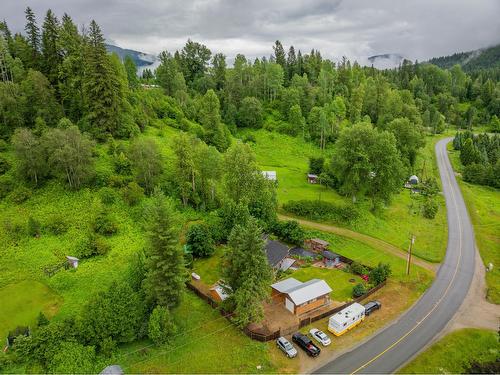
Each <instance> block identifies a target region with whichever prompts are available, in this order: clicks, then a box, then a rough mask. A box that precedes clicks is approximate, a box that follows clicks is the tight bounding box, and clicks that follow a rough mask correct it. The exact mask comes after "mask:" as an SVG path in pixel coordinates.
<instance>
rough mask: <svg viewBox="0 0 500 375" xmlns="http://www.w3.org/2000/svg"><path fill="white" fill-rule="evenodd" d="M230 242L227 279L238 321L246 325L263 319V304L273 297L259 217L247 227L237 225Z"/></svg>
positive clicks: (251, 219) (270, 275)
mask: <svg viewBox="0 0 500 375" xmlns="http://www.w3.org/2000/svg"><path fill="white" fill-rule="evenodd" d="M228 244H229V252H228V256H227V265H226V268H225V270H224V271H225V272H224V280H225V281H226V283H227V284H228V286H229V287H230V288H231V292H232V296H231V299H232V300H233V302H234V304H235V316H236V322H237V324H238V325H240V326H246V325H247V324H248V323H251V322H256V321H259V320H261V319H262V317H263V306H262V303H263V302H264V300H266V298H268V296H269V284H270V283H271V281H272V278H273V275H272V271H271V267H270V266H269V263H268V261H267V257H266V253H265V251H264V240H263V239H262V231H261V229H260V227H259V226H258V224H257V220H255V219H254V218H250V219H249V220H248V222H247V224H246V225H245V226H241V225H237V226H235V227H234V229H233V230H232V232H231V235H230V237H229V241H228Z"/></svg>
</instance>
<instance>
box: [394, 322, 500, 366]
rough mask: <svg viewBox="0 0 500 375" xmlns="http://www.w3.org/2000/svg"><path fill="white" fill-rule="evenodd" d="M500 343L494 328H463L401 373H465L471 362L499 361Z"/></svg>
mask: <svg viewBox="0 0 500 375" xmlns="http://www.w3.org/2000/svg"><path fill="white" fill-rule="evenodd" d="M499 356H500V343H499V341H498V334H497V333H496V332H494V331H487V330H481V329H472V328H468V329H461V330H459V331H455V332H452V333H450V334H448V335H446V336H445V337H444V338H442V339H441V340H439V341H438V342H436V343H435V344H434V345H432V346H431V347H430V348H429V349H427V350H426V351H424V352H423V353H422V354H420V355H419V356H418V357H417V358H415V359H414V360H413V361H411V362H410V363H409V364H408V365H406V366H405V367H403V368H402V369H401V370H400V371H399V373H401V374H463V373H466V372H467V370H468V369H469V365H470V362H471V361H477V362H479V363H485V362H490V361H495V360H498V358H499Z"/></svg>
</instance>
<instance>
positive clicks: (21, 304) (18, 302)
mask: <svg viewBox="0 0 500 375" xmlns="http://www.w3.org/2000/svg"><path fill="white" fill-rule="evenodd" d="M0 301H2V303H0V316H1V317H2V319H0V337H1V338H2V340H3V339H4V338H5V337H6V336H7V334H8V332H9V331H10V330H12V329H14V328H16V327H17V326H31V327H33V326H34V325H35V323H36V318H37V316H38V314H39V313H40V312H43V313H44V314H45V315H46V316H47V317H49V318H50V317H52V316H54V314H55V313H56V312H57V310H58V309H59V306H60V305H61V303H62V299H61V298H60V297H59V296H58V295H57V294H56V293H54V291H52V290H51V289H50V288H48V287H47V286H46V285H44V284H42V283H40V282H38V281H32V280H25V281H21V282H19V283H17V284H10V285H7V286H6V287H3V288H2V289H0Z"/></svg>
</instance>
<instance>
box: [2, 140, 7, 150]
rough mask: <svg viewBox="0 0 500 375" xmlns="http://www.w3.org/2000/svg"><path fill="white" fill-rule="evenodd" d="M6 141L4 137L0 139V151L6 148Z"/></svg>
mask: <svg viewBox="0 0 500 375" xmlns="http://www.w3.org/2000/svg"><path fill="white" fill-rule="evenodd" d="M7 147H8V143H7V141H5V140H4V139H0V151H5V150H7Z"/></svg>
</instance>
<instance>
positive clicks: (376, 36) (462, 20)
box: [0, 0, 500, 61]
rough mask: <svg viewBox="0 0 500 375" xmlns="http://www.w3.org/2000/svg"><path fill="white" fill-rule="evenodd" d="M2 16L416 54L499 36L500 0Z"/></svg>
mask: <svg viewBox="0 0 500 375" xmlns="http://www.w3.org/2000/svg"><path fill="white" fill-rule="evenodd" d="M0 3H1V6H0V18H4V19H6V21H7V23H8V24H9V26H10V28H11V29H12V30H13V31H21V30H22V29H23V27H24V8H25V7H26V6H30V7H31V8H32V9H33V10H34V11H35V12H36V14H37V16H38V17H39V19H40V21H39V23H40V24H41V22H42V21H41V18H42V17H43V14H44V13H45V11H46V10H47V9H48V8H51V9H52V10H53V11H54V12H55V13H56V14H58V15H59V16H61V15H62V14H63V13H64V12H66V13H68V14H70V15H71V16H72V17H73V19H74V20H75V22H76V23H77V24H79V25H83V24H88V23H89V21H90V20H91V19H95V20H96V21H97V22H98V24H99V25H100V26H101V28H102V29H103V32H104V34H105V36H106V38H107V39H108V40H110V41H113V42H114V43H115V44H117V45H119V46H120V47H124V48H132V49H136V50H140V51H143V52H147V53H152V54H157V53H158V52H160V51H162V50H164V49H168V50H170V51H172V50H175V49H179V48H181V47H182V45H183V44H184V43H185V41H186V40H187V38H191V39H193V40H196V41H201V42H203V43H204V44H206V45H207V46H208V47H209V48H210V49H211V50H212V51H216V52H223V53H225V54H226V55H227V56H228V57H229V58H230V59H232V57H234V56H235V55H236V53H243V54H245V55H246V56H247V57H252V58H253V57H257V56H268V55H270V54H271V52H272V49H271V46H272V44H273V43H274V41H275V40H276V39H279V40H281V41H282V43H283V44H284V46H285V48H288V46H289V45H290V44H293V45H294V46H295V47H296V49H297V48H298V49H301V50H302V51H310V50H311V49H312V48H314V49H320V50H321V52H322V54H323V56H327V57H329V58H332V59H338V58H340V57H341V56H344V55H345V56H347V57H349V58H351V59H358V60H359V61H363V59H366V57H368V56H371V55H376V54H384V53H397V54H400V55H403V56H405V57H407V58H410V59H412V60H414V59H418V60H425V59H428V58H430V57H433V56H441V55H447V54H451V53H454V52H457V51H467V50H473V49H477V48H481V47H486V46H490V45H493V44H497V43H499V42H500V0H317V1H315V0H255V1H245V0H193V1H190V0H184V1H183V0H180V1H175V0H139V1H132V0H45V1H42V0H0Z"/></svg>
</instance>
